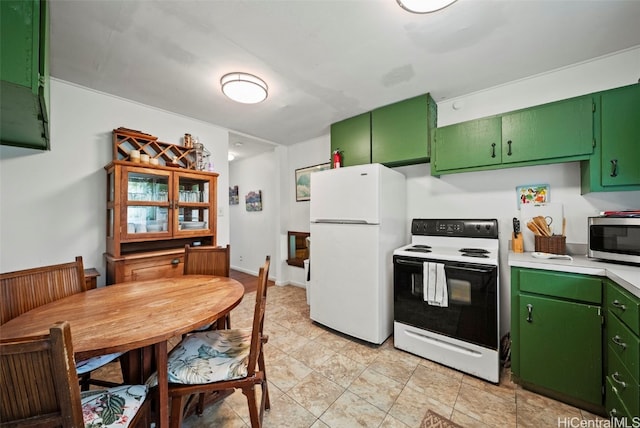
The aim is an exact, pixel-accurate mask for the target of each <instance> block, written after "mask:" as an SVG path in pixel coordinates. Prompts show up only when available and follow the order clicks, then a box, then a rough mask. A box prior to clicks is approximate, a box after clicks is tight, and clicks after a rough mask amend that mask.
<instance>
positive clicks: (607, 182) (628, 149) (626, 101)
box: [581, 84, 640, 193]
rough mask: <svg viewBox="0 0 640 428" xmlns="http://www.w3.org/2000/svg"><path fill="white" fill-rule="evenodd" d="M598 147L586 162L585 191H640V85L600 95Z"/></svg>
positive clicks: (583, 166) (598, 102) (584, 170)
mask: <svg viewBox="0 0 640 428" xmlns="http://www.w3.org/2000/svg"><path fill="white" fill-rule="evenodd" d="M595 99H596V119H599V120H596V126H595V136H596V150H595V153H594V155H593V157H592V158H591V159H590V160H589V161H588V162H582V164H581V168H582V192H583V193H587V192H593V191H609V190H612V191H617V190H640V167H639V166H638V165H640V84H635V85H630V86H625V87H622V88H617V89H612V90H610V91H606V92H602V93H600V94H597V95H596V97H595Z"/></svg>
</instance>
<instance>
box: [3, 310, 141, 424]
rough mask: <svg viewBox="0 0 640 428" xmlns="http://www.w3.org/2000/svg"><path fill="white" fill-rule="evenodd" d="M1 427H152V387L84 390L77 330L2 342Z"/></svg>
mask: <svg viewBox="0 0 640 428" xmlns="http://www.w3.org/2000/svg"><path fill="white" fill-rule="evenodd" d="M0 373H2V382H0V426H3V427H4V426H12V427H14V426H42V427H63V428H79V427H85V428H97V427H100V428H111V427H113V428H116V427H117V428H125V427H128V426H131V427H140V428H142V427H147V428H148V427H149V426H150V423H151V417H150V405H149V400H147V399H146V397H147V391H148V388H147V386H146V385H120V386H116V387H113V388H108V389H100V390H93V389H92V390H90V391H84V392H81V391H80V385H79V384H78V374H77V373H76V366H75V361H74V360H73V343H72V337H71V328H70V327H69V323H68V322H66V321H62V322H58V323H55V324H54V325H53V326H52V327H51V328H50V329H49V334H48V335H43V336H36V337H25V338H17V339H9V340H3V341H0Z"/></svg>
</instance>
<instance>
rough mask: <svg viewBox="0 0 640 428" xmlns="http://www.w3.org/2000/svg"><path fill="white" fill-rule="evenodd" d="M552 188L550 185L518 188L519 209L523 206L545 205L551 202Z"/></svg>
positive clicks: (528, 185)
mask: <svg viewBox="0 0 640 428" xmlns="http://www.w3.org/2000/svg"><path fill="white" fill-rule="evenodd" d="M550 191H551V188H550V186H549V185H548V184H527V185H525V186H518V187H516V194H517V196H518V209H520V207H522V205H523V204H545V203H547V202H551V194H550Z"/></svg>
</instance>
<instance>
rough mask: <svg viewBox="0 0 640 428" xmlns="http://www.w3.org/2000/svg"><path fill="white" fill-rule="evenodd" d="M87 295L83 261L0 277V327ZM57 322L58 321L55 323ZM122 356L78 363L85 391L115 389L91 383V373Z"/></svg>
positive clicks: (111, 383) (99, 381)
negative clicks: (34, 311) (41, 308)
mask: <svg viewBox="0 0 640 428" xmlns="http://www.w3.org/2000/svg"><path fill="white" fill-rule="evenodd" d="M84 291H86V283H85V280H84V266H83V263H82V257H81V256H78V257H76V260H75V262H70V263H62V264H57V265H49V266H42V267H37V268H32V269H25V270H20V271H15V272H8V273H2V274H0V296H1V297H2V300H1V301H0V325H2V324H4V323H6V322H7V321H10V320H12V319H13V318H16V317H17V316H19V315H21V314H23V313H25V312H27V311H30V310H31V309H35V308H37V307H39V306H42V305H46V304H47V303H51V302H54V301H56V300H59V299H62V298H63V297H67V296H70V295H72V294H76V293H82V292H84ZM52 321H55V320H52ZM120 355H121V354H120V353H117V354H109V355H101V356H99V357H95V358H91V359H89V360H85V361H78V362H77V372H78V374H79V376H80V383H81V385H82V389H83V390H87V389H89V384H94V385H101V386H115V385H116V384H114V383H113V382H107V381H102V380H98V379H91V371H93V370H95V369H97V368H99V367H102V366H103V365H105V364H107V363H109V362H111V361H113V360H115V359H116V358H118V357H119V356H120Z"/></svg>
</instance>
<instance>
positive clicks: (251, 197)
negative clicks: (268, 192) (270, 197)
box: [244, 190, 262, 211]
mask: <svg viewBox="0 0 640 428" xmlns="http://www.w3.org/2000/svg"><path fill="white" fill-rule="evenodd" d="M244 198H245V201H246V204H247V211H262V190H256V191H252V192H249V193H247V195H246V196H245V197H244Z"/></svg>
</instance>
